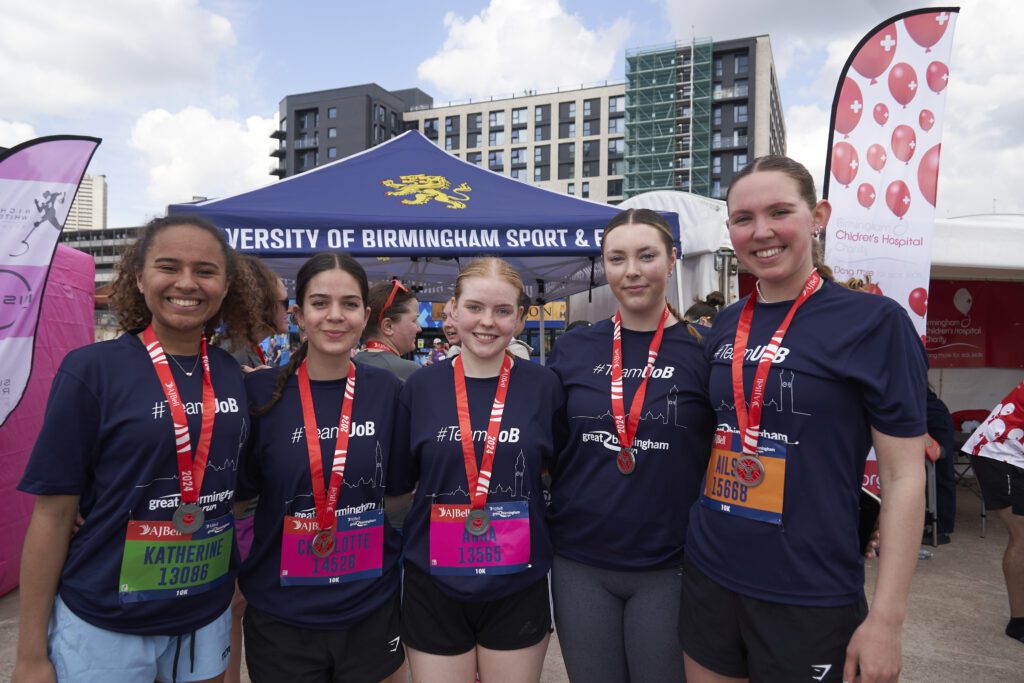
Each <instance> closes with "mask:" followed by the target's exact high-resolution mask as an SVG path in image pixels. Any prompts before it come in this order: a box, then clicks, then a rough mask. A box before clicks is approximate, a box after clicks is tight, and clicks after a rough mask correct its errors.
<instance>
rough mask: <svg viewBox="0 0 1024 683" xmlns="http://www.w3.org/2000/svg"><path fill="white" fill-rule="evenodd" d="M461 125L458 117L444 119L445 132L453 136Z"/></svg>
mask: <svg viewBox="0 0 1024 683" xmlns="http://www.w3.org/2000/svg"><path fill="white" fill-rule="evenodd" d="M458 125H459V117H458V116H446V117H444V132H445V133H447V134H448V135H451V134H452V133H454V132H455V129H456V127H457V126H458Z"/></svg>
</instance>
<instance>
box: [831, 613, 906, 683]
mask: <svg viewBox="0 0 1024 683" xmlns="http://www.w3.org/2000/svg"><path fill="white" fill-rule="evenodd" d="M900 626H901V625H899V624H891V623H886V622H884V621H882V619H881V618H877V617H872V616H871V615H870V614H869V615H868V618H867V619H865V620H864V623H862V624H861V625H860V626H859V627H857V630H856V631H854V632H853V637H852V638H851V639H850V644H849V645H847V647H846V662H845V663H844V665H843V681H844V682H845V683H853V682H854V681H860V683H896V682H897V681H899V678H900V668H901V657H902V655H901V644H900V635H901V634H900V630H901V628H900Z"/></svg>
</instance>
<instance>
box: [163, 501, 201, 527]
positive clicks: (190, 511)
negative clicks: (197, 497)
mask: <svg viewBox="0 0 1024 683" xmlns="http://www.w3.org/2000/svg"><path fill="white" fill-rule="evenodd" d="M204 521H206V514H205V513H204V512H203V508H201V507H199V506H198V505H196V504H195V503H182V504H181V505H179V506H178V509H177V510H175V511H174V516H173V517H172V518H171V522H172V523H173V524H174V528H175V529H177V530H178V533H181V534H186V535H188V534H194V533H195V532H197V531H199V530H200V529H202V528H203V522H204Z"/></svg>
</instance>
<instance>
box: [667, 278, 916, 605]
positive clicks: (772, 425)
mask: <svg viewBox="0 0 1024 683" xmlns="http://www.w3.org/2000/svg"><path fill="white" fill-rule="evenodd" d="M745 302H746V299H743V300H741V301H739V302H737V303H736V304H734V305H732V306H730V307H728V308H726V309H725V310H723V311H722V312H721V313H719V315H718V316H717V317H716V318H715V324H714V328H713V329H712V332H711V334H710V335H709V337H708V340H707V346H706V350H707V354H708V357H709V358H710V359H711V364H712V366H711V402H712V405H713V406H714V407H715V410H716V412H717V413H718V423H719V427H720V428H721V429H726V430H729V431H731V432H735V431H736V413H735V409H734V399H733V389H732V365H731V364H732V349H733V343H734V340H735V335H736V326H737V323H738V321H739V316H740V312H741V311H742V308H743V304H744V303H745ZM790 306H791V302H788V301H787V302H782V303H774V304H760V303H759V304H757V307H756V309H755V311H754V318H753V323H752V325H751V332H750V339H749V341H748V344H747V355H746V361H745V362H744V366H743V375H744V390H745V392H746V397H747V401H748V403H749V398H750V391H751V385H752V384H753V378H754V373H755V371H756V368H757V361H758V360H759V359H760V357H761V353H762V351H763V348H764V344H766V343H767V342H768V341H769V340H770V338H771V336H772V334H773V333H774V332H775V330H776V329H777V328H778V327H779V325H780V324H781V323H782V320H783V318H784V317H785V316H786V314H787V313H788V311H789V308H790ZM926 389H927V359H926V357H925V351H924V347H923V345H922V344H921V340H920V338H918V336H917V335H916V333H915V332H914V328H913V325H912V324H911V322H910V319H909V318H908V317H907V314H906V312H905V311H904V310H903V309H902V308H900V306H899V304H897V303H896V302H895V301H893V300H892V299H889V298H886V297H882V296H877V295H872V294H866V293H862V292H852V291H849V290H847V289H845V288H843V287H841V286H839V285H837V284H835V283H833V282H828V281H826V282H825V283H824V285H823V286H822V288H821V289H820V290H819V291H818V292H816V293H815V294H814V295H812V296H811V298H810V299H808V300H807V302H806V303H804V305H803V306H802V307H801V308H800V309H799V310H798V311H797V313H796V315H795V317H794V318H793V322H792V324H791V325H790V328H789V331H788V332H787V333H786V336H785V338H784V339H783V342H782V345H781V347H780V349H779V353H778V354H777V355H776V357H775V360H774V362H773V363H772V367H771V370H770V371H769V373H768V381H767V387H766V389H765V399H764V408H763V412H762V414H761V441H760V442H759V444H760V445H762V446H763V445H764V444H765V440H766V439H769V440H771V441H773V442H775V443H777V444H779V448H780V449H784V450H785V453H786V461H785V486H784V489H783V490H784V497H783V505H782V520H781V522H782V523H781V524H772V523H767V522H764V521H756V520H753V519H748V518H745V517H739V516H736V515H733V514H730V513H726V512H721V511H718V510H714V509H711V508H710V507H709V506H706V505H704V504H703V500H704V499H703V498H702V499H701V501H699V502H698V503H697V504H696V505H694V507H693V512H692V514H691V517H690V531H689V535H688V537H687V541H686V549H687V559H688V561H692V562H693V563H694V564H695V565H696V566H697V568H698V569H700V571H702V572H704V573H705V574H706V575H707V576H709V577H710V578H711V579H713V580H714V581H716V582H717V583H719V584H721V585H723V586H725V587H726V588H729V589H730V590H733V591H736V592H737V593H741V594H743V595H748V596H750V597H755V598H759V599H761V600H768V601H771V602H779V603H784V604H793V605H810V606H823V607H824V606H837V605H846V604H852V603H854V602H856V601H857V600H859V599H860V596H861V595H862V594H863V589H864V561H863V558H862V557H861V555H860V552H859V551H860V548H859V540H858V533H857V523H858V506H859V491H860V485H861V479H862V476H863V474H864V461H865V459H866V458H867V454H868V451H869V450H870V448H871V428H872V427H874V428H875V429H877V430H878V431H880V432H882V433H884V434H888V435H890V436H896V437H914V436H920V435H921V434H924V433H925V392H926ZM766 483H767V480H766ZM764 485H765V484H761V486H764Z"/></svg>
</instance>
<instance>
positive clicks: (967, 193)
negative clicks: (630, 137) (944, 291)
mask: <svg viewBox="0 0 1024 683" xmlns="http://www.w3.org/2000/svg"><path fill="white" fill-rule="evenodd" d="M933 5H934V6H940V5H943V3H939V2H928V1H927V0H917V1H916V2H907V1H906V0H821V1H820V2H818V3H813V4H812V3H807V2H804V1H803V0H771V1H770V2H767V1H765V0H715V1H714V2H712V1H710V0H705V1H704V2H698V1H697V0H634V2H621V1H619V2H612V1H610V0H476V1H471V0H446V2H441V3H434V4H429V3H422V2H409V1H407V0H394V1H393V2H390V3H387V4H381V5H377V4H376V3H365V2H350V1H345V2H341V1H338V0H333V1H332V0H317V1H313V0H310V1H304V0H295V1H294V2H287V3H284V2H279V1H276V2H269V1H267V2H265V1H263V0H146V1H145V2H139V1H138V0H93V1H92V2H87V3H86V2H81V0H47V1H46V2H35V3H29V2H25V1H24V0H0V17H2V18H3V20H2V21H0V92H2V93H3V97H2V98H0V146H5V147H6V146H11V145H14V144H17V143H18V142H22V141H24V140H27V139H30V138H32V137H36V136H41V135H56V134H62V133H68V134H82V135H94V136H97V137H101V138H103V143H102V144H101V145H100V148H99V150H98V152H97V153H96V155H95V157H94V158H93V160H92V164H91V165H90V168H89V173H92V174H104V175H106V177H107V183H108V211H109V217H108V225H110V226H127V225H139V224H141V223H143V222H145V221H147V220H149V219H150V218H152V217H154V216H158V215H162V214H163V211H164V208H165V206H166V205H167V204H169V203H174V202H179V201H188V200H190V199H191V198H192V197H193V196H206V197H219V196H226V195H229V194H233V193H236V192H241V191H245V190H249V189H253V188H256V187H260V186H263V185H266V184H269V183H271V182H273V181H274V179H273V177H271V176H270V175H269V170H270V167H271V165H272V162H274V161H275V160H274V159H272V158H271V157H270V156H269V153H270V150H271V148H272V146H273V141H272V140H271V139H270V138H269V134H270V132H271V131H272V130H273V129H274V128H276V125H277V123H276V122H277V111H278V104H279V102H280V100H281V99H282V98H283V97H284V96H286V95H289V94H294V93H301V92H307V91H311V90H321V89H328V88H335V87H341V86H345V85H355V84H360V83H369V82H375V83H378V84H380V85H381V86H383V87H385V88H388V89H400V88H408V87H418V88H420V89H422V90H424V91H426V92H427V93H429V94H431V95H432V96H433V97H434V102H435V103H436V104H443V103H446V102H448V101H451V100H461V99H465V98H467V97H487V96H491V95H494V96H498V95H505V96H507V95H510V94H512V93H513V92H521V91H523V90H527V89H549V88H554V87H557V86H573V85H576V86H578V85H580V84H590V83H596V82H603V81H622V80H623V79H624V77H625V57H624V54H625V51H626V50H627V49H632V48H638V47H648V46H652V45H660V44H665V43H670V42H673V41H685V42H688V41H690V40H691V39H692V38H693V37H694V36H697V37H711V38H713V39H715V40H727V39H730V38H740V37H745V36H750V35H761V34H767V35H768V36H770V38H771V42H772V48H773V54H774V58H775V61H776V70H777V73H778V76H779V83H780V90H781V96H782V103H783V108H784V110H785V118H786V126H787V130H788V153H789V155H790V156H792V157H793V158H795V159H797V160H799V161H801V162H803V163H804V164H805V165H807V167H808V168H809V169H810V170H811V172H812V174H813V175H814V177H815V178H816V179H818V182H819V187H820V182H821V179H822V178H823V173H824V167H825V158H826V152H827V143H828V124H829V113H830V110H831V101H832V96H833V94H834V90H835V85H836V81H837V79H838V77H839V72H840V70H841V69H842V66H843V64H844V63H845V61H846V59H847V56H848V55H849V52H850V50H851V49H852V48H853V46H854V45H855V44H856V43H857V41H858V40H859V39H860V38H861V37H862V36H863V35H864V34H865V33H867V31H868V30H870V29H871V28H873V27H874V26H875V25H877V24H878V23H880V22H881V21H883V20H884V19H886V18H888V17H890V16H892V15H894V14H896V13H898V12H900V11H904V10H907V9H913V8H916V7H925V6H933ZM1022 25H1024V3H1020V2H1017V1H1016V0H967V1H965V2H964V3H963V4H962V5H961V11H960V16H959V20H958V23H957V26H956V38H955V42H954V50H953V57H952V67H951V76H950V85H949V88H948V92H949V94H948V99H947V102H946V122H945V129H944V133H943V145H942V150H943V154H942V165H941V169H940V180H939V198H938V205H937V215H938V216H940V217H946V216H959V215H967V214H976V213H991V212H993V211H997V212H1000V213H1003V212H1007V213H1009V212H1016V213H1024V164H1022V163H1021V161H1020V160H1021V158H1022V157H1024V127H1022V125H1021V124H1022V122H1024V68H1022V62H1024V47H1022V41H1021V37H1020V35H1019V33H1020V26H1022Z"/></svg>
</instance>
